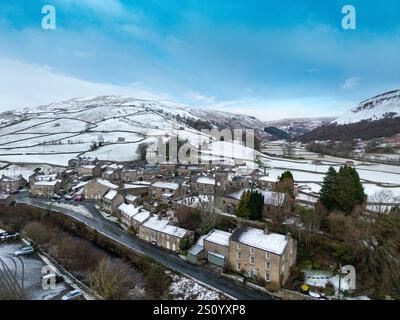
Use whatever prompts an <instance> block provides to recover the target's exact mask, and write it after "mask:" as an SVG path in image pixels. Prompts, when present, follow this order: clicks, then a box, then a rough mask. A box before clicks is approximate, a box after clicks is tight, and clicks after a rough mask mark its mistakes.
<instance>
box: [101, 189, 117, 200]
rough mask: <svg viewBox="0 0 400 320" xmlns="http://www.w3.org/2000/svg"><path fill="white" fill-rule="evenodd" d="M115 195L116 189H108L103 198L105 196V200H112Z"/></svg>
mask: <svg viewBox="0 0 400 320" xmlns="http://www.w3.org/2000/svg"><path fill="white" fill-rule="evenodd" d="M116 195H117V190H112V189H111V190H109V191H108V192H107V193H106V194H105V195H104V198H106V199H107V200H110V201H111V200H113V199H114V198H115V197H116Z"/></svg>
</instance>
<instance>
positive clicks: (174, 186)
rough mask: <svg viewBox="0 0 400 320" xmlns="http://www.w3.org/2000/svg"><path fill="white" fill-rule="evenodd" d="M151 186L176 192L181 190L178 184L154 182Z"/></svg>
mask: <svg viewBox="0 0 400 320" xmlns="http://www.w3.org/2000/svg"><path fill="white" fill-rule="evenodd" d="M151 186H152V187H154V188H163V189H172V190H176V189H178V188H179V184H177V183H174V182H164V181H157V182H154V183H153V184H152V185H151Z"/></svg>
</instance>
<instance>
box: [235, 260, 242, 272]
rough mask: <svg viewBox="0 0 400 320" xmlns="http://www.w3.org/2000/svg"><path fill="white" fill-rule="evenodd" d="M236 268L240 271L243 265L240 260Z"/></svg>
mask: <svg viewBox="0 0 400 320" xmlns="http://www.w3.org/2000/svg"><path fill="white" fill-rule="evenodd" d="M236 269H237V270H238V271H240V270H241V269H242V267H241V265H240V262H238V263H237V265H236Z"/></svg>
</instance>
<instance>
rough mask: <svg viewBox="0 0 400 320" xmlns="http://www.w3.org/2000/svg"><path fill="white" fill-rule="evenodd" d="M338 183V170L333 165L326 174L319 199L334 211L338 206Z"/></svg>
mask: <svg viewBox="0 0 400 320" xmlns="http://www.w3.org/2000/svg"><path fill="white" fill-rule="evenodd" d="M336 183H337V172H336V170H335V169H334V168H333V167H330V168H329V170H328V172H327V173H326V175H325V178H324V183H323V184H322V188H321V191H320V196H319V199H320V201H321V203H322V204H323V205H324V206H325V207H326V208H327V209H328V210H329V211H332V210H334V209H335V207H336V200H335V195H336Z"/></svg>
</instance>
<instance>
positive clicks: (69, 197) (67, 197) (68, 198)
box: [64, 194, 72, 201]
mask: <svg viewBox="0 0 400 320" xmlns="http://www.w3.org/2000/svg"><path fill="white" fill-rule="evenodd" d="M64 199H65V200H68V201H70V200H72V196H70V195H69V194H66V195H65V196H64Z"/></svg>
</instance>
